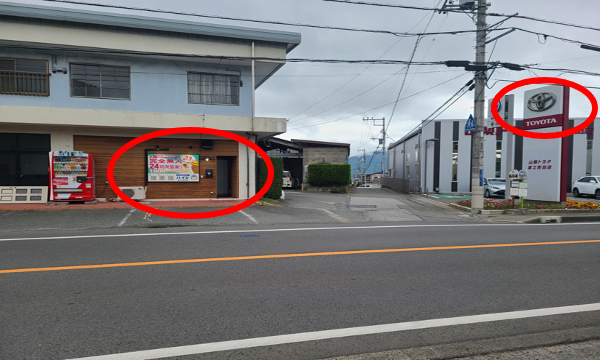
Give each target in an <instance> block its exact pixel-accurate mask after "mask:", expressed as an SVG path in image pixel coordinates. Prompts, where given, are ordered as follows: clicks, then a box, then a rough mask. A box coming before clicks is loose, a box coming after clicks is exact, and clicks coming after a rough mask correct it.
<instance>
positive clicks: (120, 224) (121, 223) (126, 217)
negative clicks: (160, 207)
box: [119, 209, 135, 227]
mask: <svg viewBox="0 0 600 360" xmlns="http://www.w3.org/2000/svg"><path fill="white" fill-rule="evenodd" d="M134 211H135V209H131V211H130V212H129V213H128V214H127V215H125V217H124V218H123V220H121V222H120V223H119V227H121V226H123V224H125V221H127V219H129V217H130V216H131V214H133V212H134Z"/></svg>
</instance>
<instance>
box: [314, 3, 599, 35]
mask: <svg viewBox="0 0 600 360" xmlns="http://www.w3.org/2000/svg"><path fill="white" fill-rule="evenodd" d="M323 1H326V2H338V3H346V4H353V5H370V6H380V7H393V8H399V9H411V10H428V11H431V10H434V11H440V12H442V11H443V12H456V13H461V12H464V10H459V9H438V8H428V7H422V6H409V5H393V4H382V3H373V2H366V1H351V0H323ZM487 16H496V17H507V16H510V17H513V18H516V19H524V20H531V21H537V22H543V23H547V24H554V25H562V26H569V27H575V28H579V29H586V30H595V31H600V28H597V27H592V26H587V25H579V24H572V23H565V22H561V21H556V20H547V19H540V18H535V17H532V16H525V15H507V14H499V13H487Z"/></svg>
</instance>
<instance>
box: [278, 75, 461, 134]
mask: <svg viewBox="0 0 600 360" xmlns="http://www.w3.org/2000/svg"><path fill="white" fill-rule="evenodd" d="M466 74H468V73H467V72H465V73H463V74H460V75H458V76H455V77H453V78H451V79H448V80H446V81H444V82H441V83H439V84H437V85H434V86H432V87H429V88H427V89H425V90H422V91H419V92H416V93H414V94H412V95H409V96H406V97H404V98H402V99H400V101H403V100H406V99H408V98H411V97H413V96H416V95H419V94H422V93H424V92H426V91H429V90H431V89H434V88H436V87H438V86H441V85H444V84H446V83H448V82H450V81H452V80H454V79H458V78H459V77H461V76H464V75H466ZM393 103H394V101H392V102H390V103H387V104H385V105H383V106H388V105H391V104H393ZM375 109H377V108H374V109H370V110H367V111H363V112H360V113H356V114H352V115H348V116H343V117H340V118H336V119H332V120H327V121H323V122H319V123H314V124H308V125H304V126H298V127H294V128H290V129H289V130H295V129H302V128H306V127H312V126H317V125H323V124H328V123H332V122H336V121H340V120H344V119H348V118H351V117H356V116H359V115H363V114H366V113H368V112H370V111H373V110H375Z"/></svg>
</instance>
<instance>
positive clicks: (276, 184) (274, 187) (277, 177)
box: [257, 158, 283, 199]
mask: <svg viewBox="0 0 600 360" xmlns="http://www.w3.org/2000/svg"><path fill="white" fill-rule="evenodd" d="M270 159H271V162H272V163H273V174H274V176H273V184H271V188H270V189H269V191H267V193H266V194H265V195H264V197H265V198H268V199H279V198H280V197H281V189H282V188H283V158H270ZM257 164H258V189H262V187H263V186H264V185H265V183H266V182H267V175H268V174H269V172H268V170H267V164H265V161H264V160H263V159H262V158H258V160H257Z"/></svg>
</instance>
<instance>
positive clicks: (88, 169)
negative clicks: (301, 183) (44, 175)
mask: <svg viewBox="0 0 600 360" xmlns="http://www.w3.org/2000/svg"><path fill="white" fill-rule="evenodd" d="M95 198H96V181H95V179H94V156H93V155H90V154H86V153H83V152H81V151H51V152H50V201H90V200H94V199H95Z"/></svg>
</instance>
